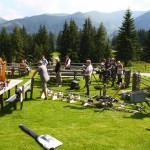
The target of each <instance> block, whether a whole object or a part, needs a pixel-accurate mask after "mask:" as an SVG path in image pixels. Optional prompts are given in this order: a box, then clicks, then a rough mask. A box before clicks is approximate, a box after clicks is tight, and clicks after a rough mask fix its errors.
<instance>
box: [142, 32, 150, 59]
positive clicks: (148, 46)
mask: <svg viewBox="0 0 150 150" xmlns="http://www.w3.org/2000/svg"><path fill="white" fill-rule="evenodd" d="M143 53H144V54H143V55H144V57H143V60H145V61H147V62H150V57H149V56H150V30H148V31H147V32H146V36H145V44H144V48H143Z"/></svg>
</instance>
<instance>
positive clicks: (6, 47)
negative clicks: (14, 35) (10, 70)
mask: <svg viewBox="0 0 150 150" xmlns="http://www.w3.org/2000/svg"><path fill="white" fill-rule="evenodd" d="M0 48H1V49H0V57H2V56H4V57H5V58H6V61H7V62H8V63H10V62H11V61H12V60H11V56H12V52H11V49H10V36H9V34H8V33H7V31H6V29H5V28H3V29H2V30H1V33H0ZM3 59H4V58H3Z"/></svg>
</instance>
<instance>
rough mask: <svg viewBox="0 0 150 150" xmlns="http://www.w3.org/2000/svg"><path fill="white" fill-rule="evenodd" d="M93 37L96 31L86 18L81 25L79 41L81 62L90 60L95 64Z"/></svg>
mask: <svg viewBox="0 0 150 150" xmlns="http://www.w3.org/2000/svg"><path fill="white" fill-rule="evenodd" d="M95 37H96V29H95V27H93V26H92V22H91V20H90V18H87V19H85V23H84V25H83V30H82V32H81V40H80V59H81V61H82V62H85V60H86V59H91V60H92V62H95V55H96V54H95V53H94V52H95V49H96V46H95ZM93 54H94V55H93Z"/></svg>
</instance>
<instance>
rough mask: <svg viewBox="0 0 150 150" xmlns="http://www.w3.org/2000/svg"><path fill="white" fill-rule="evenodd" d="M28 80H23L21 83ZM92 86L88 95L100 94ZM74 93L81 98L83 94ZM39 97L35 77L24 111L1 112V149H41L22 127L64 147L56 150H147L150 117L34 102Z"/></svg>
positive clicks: (7, 110) (60, 103)
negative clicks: (55, 139)
mask: <svg viewBox="0 0 150 150" xmlns="http://www.w3.org/2000/svg"><path fill="white" fill-rule="evenodd" d="M29 78H30V77H25V78H23V79H24V82H25V81H27V80H28V79H29ZM68 82H70V81H69V80H68ZM80 85H81V88H82V87H83V85H84V81H82V80H81V81H80ZM94 85H97V82H92V85H91V95H95V94H99V91H98V90H94V88H93V86H94ZM49 88H53V89H58V88H56V87H54V85H53V84H49ZM68 88H69V84H67V82H63V87H60V88H59V89H60V90H64V91H66V92H70V91H69V90H68ZM115 91H116V88H113V89H111V88H109V89H108V94H109V95H111V96H113V94H114V92H115ZM71 92H72V91H71ZM73 92H76V93H80V94H83V93H85V92H86V91H85V89H81V90H78V91H73ZM39 93H40V83H39V78H38V76H36V78H35V84H34V94H33V99H32V100H25V101H24V107H23V110H19V109H18V110H17V111H14V110H13V109H8V105H7V107H5V109H4V110H3V111H1V110H0V120H1V123H0V129H1V130H0V139H1V140H0V149H2V150H38V149H39V150H40V149H42V148H41V147H40V146H39V145H38V144H37V143H36V142H35V140H34V139H33V138H32V137H30V136H29V135H27V134H26V133H24V132H22V131H21V130H20V128H19V127H18V125H19V124H24V125H26V126H27V127H29V128H30V129H32V130H33V131H35V132H37V133H38V134H49V135H52V136H53V137H55V138H57V139H58V140H60V141H62V142H63V145H62V146H60V147H59V148H57V149H58V150H77V149H80V150H91V149H92V150H143V149H144V150H149V147H150V142H149V141H150V136H149V134H150V124H149V117H150V115H149V114H132V113H125V112H119V111H116V110H113V109H110V110H102V109H97V108H89V107H83V106H82V105H81V103H80V102H77V103H74V104H70V103H68V102H62V101H61V100H60V99H58V100H55V101H52V100H47V101H44V100H42V99H38V98H37V97H39ZM119 96H120V95H119ZM119 96H118V97H119ZM83 99H86V98H85V97H83ZM18 108H19V103H18ZM147 111H149V112H150V109H149V108H147Z"/></svg>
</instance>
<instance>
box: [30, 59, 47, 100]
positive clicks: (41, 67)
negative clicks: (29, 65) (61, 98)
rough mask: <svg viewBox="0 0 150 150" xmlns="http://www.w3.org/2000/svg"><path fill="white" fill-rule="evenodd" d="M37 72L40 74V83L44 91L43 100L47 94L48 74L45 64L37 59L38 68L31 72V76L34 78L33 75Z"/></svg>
mask: <svg viewBox="0 0 150 150" xmlns="http://www.w3.org/2000/svg"><path fill="white" fill-rule="evenodd" d="M37 72H38V73H39V75H40V79H41V85H42V93H43V92H44V95H45V99H44V100H47V96H48V94H47V82H48V81H49V80H50V76H49V74H48V72H47V68H46V66H45V65H43V62H42V61H41V60H39V62H38V68H37V69H36V70H35V72H34V73H33V75H32V78H34V76H35V75H36V73H37Z"/></svg>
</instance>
